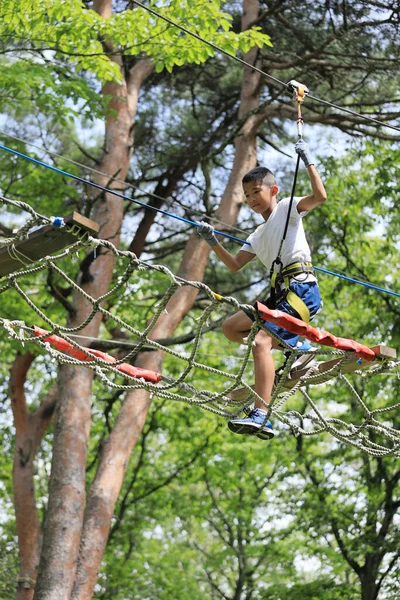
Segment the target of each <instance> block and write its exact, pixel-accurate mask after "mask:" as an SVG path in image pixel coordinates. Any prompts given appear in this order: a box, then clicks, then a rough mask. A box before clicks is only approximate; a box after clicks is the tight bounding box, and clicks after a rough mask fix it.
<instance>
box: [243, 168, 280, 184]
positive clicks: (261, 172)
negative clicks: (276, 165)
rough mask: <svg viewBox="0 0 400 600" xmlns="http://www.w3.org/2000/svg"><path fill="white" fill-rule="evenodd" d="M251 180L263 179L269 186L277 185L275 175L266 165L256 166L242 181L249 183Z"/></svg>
mask: <svg viewBox="0 0 400 600" xmlns="http://www.w3.org/2000/svg"><path fill="white" fill-rule="evenodd" d="M249 181H262V182H263V184H264V185H266V186H267V187H271V186H273V185H276V179H275V175H274V174H273V172H272V171H270V170H269V169H267V168H266V167H256V168H255V169H251V171H249V172H248V173H246V175H245V176H244V177H243V179H242V183H249Z"/></svg>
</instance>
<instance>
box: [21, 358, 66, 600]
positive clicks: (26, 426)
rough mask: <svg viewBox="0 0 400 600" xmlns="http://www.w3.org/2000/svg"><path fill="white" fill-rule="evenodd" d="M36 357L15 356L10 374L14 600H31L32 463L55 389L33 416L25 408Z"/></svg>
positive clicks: (36, 542) (35, 543)
mask: <svg viewBox="0 0 400 600" xmlns="http://www.w3.org/2000/svg"><path fill="white" fill-rule="evenodd" d="M34 358H35V356H34V355H33V354H31V353H30V352H26V353H25V354H22V355H17V357H16V358H15V360H14V362H13V365H12V368H11V373H10V397H11V406H12V411H13V417H14V425H15V430H16V435H15V452H14V464H13V489H14V507H15V521H16V526H17V534H18V546H19V557H20V571H19V576H18V581H17V595H16V598H17V600H32V598H33V594H34V588H35V581H36V577H37V572H38V567H39V557H40V549H41V546H42V527H41V523H40V521H39V516H38V512H37V508H36V500H35V489H34V479H33V478H34V459H35V455H36V450H37V448H38V446H39V444H40V442H41V440H42V438H43V435H44V434H45V432H46V429H47V427H48V425H49V424H50V422H51V419H52V415H53V411H54V405H55V400H56V394H57V389H56V388H53V390H51V392H49V394H48V395H47V396H46V398H45V399H44V400H43V402H42V404H41V405H40V407H39V408H38V409H37V410H36V412H35V413H31V412H30V411H29V410H28V408H27V405H26V398H25V392H24V384H25V381H26V377H27V373H28V370H29V367H30V366H31V364H32V362H33V360H34Z"/></svg>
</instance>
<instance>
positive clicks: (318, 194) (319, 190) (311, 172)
mask: <svg viewBox="0 0 400 600" xmlns="http://www.w3.org/2000/svg"><path fill="white" fill-rule="evenodd" d="M295 150H296V152H297V154H299V155H300V158H301V159H302V161H303V162H304V165H305V166H306V167H307V171H308V176H309V178H310V182H311V188H312V191H313V193H312V194H311V195H310V196H305V197H304V198H302V199H301V200H300V202H299V203H298V205H297V210H298V212H299V213H300V212H303V211H307V210H311V209H313V208H315V207H316V206H319V205H320V204H323V203H324V202H325V200H326V191H325V187H324V184H323V183H322V180H321V177H320V176H319V175H318V172H317V169H316V168H315V166H314V163H313V162H312V159H311V156H310V151H309V149H308V146H307V144H306V142H305V141H304V140H299V141H298V142H297V144H296V146H295Z"/></svg>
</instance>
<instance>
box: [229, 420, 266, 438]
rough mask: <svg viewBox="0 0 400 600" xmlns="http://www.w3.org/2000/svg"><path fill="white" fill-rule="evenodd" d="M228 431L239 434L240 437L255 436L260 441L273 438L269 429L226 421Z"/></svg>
mask: <svg viewBox="0 0 400 600" xmlns="http://www.w3.org/2000/svg"><path fill="white" fill-rule="evenodd" d="M228 429H229V430H230V431H232V432H233V433H239V434H240V435H255V436H257V437H258V438H260V440H271V439H272V438H273V437H275V434H274V432H273V431H272V430H271V429H268V428H265V429H261V427H258V426H257V425H250V424H249V423H243V424H241V423H232V422H231V421H228Z"/></svg>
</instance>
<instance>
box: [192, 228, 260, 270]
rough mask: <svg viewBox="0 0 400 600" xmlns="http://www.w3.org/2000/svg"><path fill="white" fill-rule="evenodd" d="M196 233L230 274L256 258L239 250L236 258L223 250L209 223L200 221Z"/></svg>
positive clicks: (250, 253)
mask: <svg viewBox="0 0 400 600" xmlns="http://www.w3.org/2000/svg"><path fill="white" fill-rule="evenodd" d="M197 233H198V234H199V236H200V237H201V238H203V240H204V241H205V242H207V244H208V245H209V246H210V247H211V248H212V249H213V250H214V252H215V254H216V255H217V256H218V258H219V259H220V260H222V262H223V263H224V264H225V265H226V266H227V267H228V269H229V270H230V271H232V272H235V271H239V269H241V268H242V267H244V266H245V265H247V263H249V262H250V261H251V260H253V258H255V256H256V255H255V254H253V253H252V252H246V251H245V250H239V252H238V253H237V254H236V256H234V255H233V254H231V253H230V252H228V251H227V250H225V248H224V247H223V246H221V244H219V242H218V240H217V238H216V237H215V233H214V227H213V226H212V225H210V224H209V223H205V222H204V221H201V223H200V227H199V228H198V230H197Z"/></svg>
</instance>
